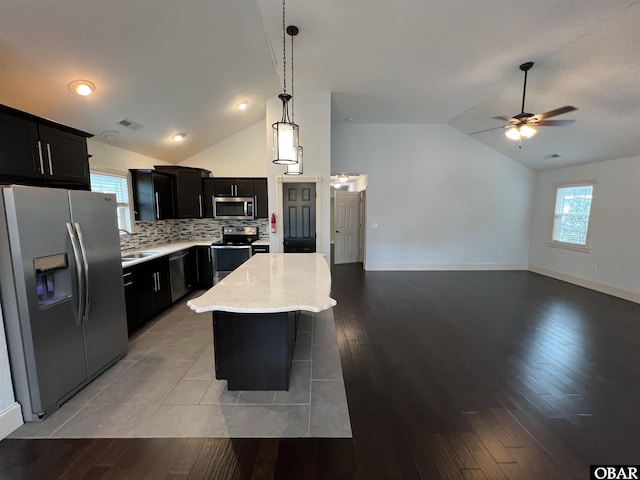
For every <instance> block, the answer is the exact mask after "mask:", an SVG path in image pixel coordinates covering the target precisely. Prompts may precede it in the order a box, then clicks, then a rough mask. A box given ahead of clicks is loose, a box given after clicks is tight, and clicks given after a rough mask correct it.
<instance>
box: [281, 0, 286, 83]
mask: <svg viewBox="0 0 640 480" xmlns="http://www.w3.org/2000/svg"><path fill="white" fill-rule="evenodd" d="M284 3H285V0H282V73H283V82H282V83H283V85H282V86H283V93H287V47H286V45H287V44H286V36H285V33H286V21H285V5H284Z"/></svg>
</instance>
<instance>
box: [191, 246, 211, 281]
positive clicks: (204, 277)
mask: <svg viewBox="0 0 640 480" xmlns="http://www.w3.org/2000/svg"><path fill="white" fill-rule="evenodd" d="M194 252H195V266H196V275H195V277H196V278H195V284H196V286H197V287H198V288H201V289H209V288H211V287H213V257H212V255H211V247H194Z"/></svg>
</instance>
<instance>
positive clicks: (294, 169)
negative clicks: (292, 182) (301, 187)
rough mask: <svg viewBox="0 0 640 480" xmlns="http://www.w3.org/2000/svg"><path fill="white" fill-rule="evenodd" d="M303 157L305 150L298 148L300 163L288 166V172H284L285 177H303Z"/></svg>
mask: <svg viewBox="0 0 640 480" xmlns="http://www.w3.org/2000/svg"><path fill="white" fill-rule="evenodd" d="M302 156H303V149H302V147H301V146H298V163H293V164H291V165H287V170H286V171H285V172H284V174H285V175H302Z"/></svg>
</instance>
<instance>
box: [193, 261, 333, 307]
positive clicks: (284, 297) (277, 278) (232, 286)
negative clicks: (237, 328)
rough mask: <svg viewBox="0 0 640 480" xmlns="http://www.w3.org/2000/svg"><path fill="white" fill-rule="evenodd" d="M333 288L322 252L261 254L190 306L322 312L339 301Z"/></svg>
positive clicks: (194, 300) (241, 266)
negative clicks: (336, 299) (332, 290)
mask: <svg viewBox="0 0 640 480" xmlns="http://www.w3.org/2000/svg"><path fill="white" fill-rule="evenodd" d="M330 291H331V273H330V271H329V265H327V261H326V260H325V258H324V255H323V254H321V253H259V254H257V255H254V256H253V257H251V258H250V259H249V260H247V261H246V262H245V263H243V264H242V265H240V266H239V267H238V268H237V269H236V270H234V271H233V272H231V273H230V274H229V275H228V276H227V277H225V278H224V279H223V280H222V281H221V282H220V283H218V284H217V285H215V286H214V287H213V288H211V289H209V290H208V291H207V292H206V293H204V294H203V295H201V296H199V297H198V298H194V299H192V300H189V301H188V302H187V305H188V306H189V307H191V309H193V310H195V311H196V312H198V313H203V312H211V311H223V312H232V313H279V312H290V311H296V310H305V311H308V312H321V311H322V310H327V309H329V308H331V307H333V306H334V305H335V304H336V301H335V300H334V299H333V298H331V297H330V296H329V293H330Z"/></svg>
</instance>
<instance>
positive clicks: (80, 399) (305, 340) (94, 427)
mask: <svg viewBox="0 0 640 480" xmlns="http://www.w3.org/2000/svg"><path fill="white" fill-rule="evenodd" d="M198 294H199V293H197V294H196V295H198ZM211 322H212V321H211V314H196V313H194V312H192V311H191V310H190V309H189V308H188V307H187V306H186V299H185V300H182V301H181V302H179V303H178V304H177V305H175V306H174V307H172V308H171V309H169V310H168V311H167V312H166V313H164V314H163V315H161V316H160V317H158V318H157V319H155V320H153V321H152V322H150V323H149V324H148V325H147V326H145V327H144V328H143V329H142V330H141V331H138V332H136V333H134V335H133V336H132V337H131V339H130V345H129V353H128V355H127V356H126V357H125V358H124V359H123V360H121V361H120V362H118V363H117V364H116V365H114V366H113V367H112V368H110V369H109V370H108V371H106V372H105V373H104V374H103V375H101V376H100V377H98V378H97V379H96V380H94V381H93V382H92V383H91V384H89V385H88V386H87V387H85V388H84V389H83V390H81V391H80V392H78V394H76V395H75V396H74V397H72V398H71V399H70V400H69V401H67V403H65V404H64V405H63V406H62V407H61V408H60V409H59V410H57V411H56V412H55V413H54V414H53V415H51V416H50V417H49V418H47V419H46V420H44V421H43V422H40V423H28V424H25V425H23V426H22V427H20V428H19V429H18V430H16V431H15V432H13V433H12V434H11V435H10V437H12V438H43V437H51V438H77V437H81V438H91V437H351V424H350V421H349V411H348V408H347V399H346V394H345V389H344V380H343V377H342V367H341V364H340V355H339V352H338V345H337V340H336V334H335V324H334V321H333V313H332V312H331V310H328V311H325V312H322V313H319V314H311V313H306V312H305V313H303V314H301V317H300V324H299V329H298V338H297V342H296V349H295V354H294V361H293V368H292V372H291V382H290V388H289V391H259V392H249V391H229V390H227V387H226V386H227V382H226V381H219V380H216V379H215V377H214V365H213V334H212V326H211Z"/></svg>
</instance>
